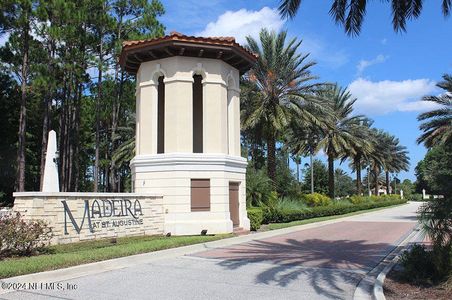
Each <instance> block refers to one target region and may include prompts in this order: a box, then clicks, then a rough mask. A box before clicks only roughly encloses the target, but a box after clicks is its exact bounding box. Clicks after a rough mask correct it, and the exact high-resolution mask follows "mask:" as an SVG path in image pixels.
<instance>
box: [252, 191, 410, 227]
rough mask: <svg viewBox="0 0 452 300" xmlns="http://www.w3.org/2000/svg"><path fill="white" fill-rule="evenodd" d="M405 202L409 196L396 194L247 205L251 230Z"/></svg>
mask: <svg viewBox="0 0 452 300" xmlns="http://www.w3.org/2000/svg"><path fill="white" fill-rule="evenodd" d="M321 196H322V197H325V196H323V195H321ZM406 202H407V200H404V199H400V198H398V197H394V196H386V197H383V196H382V197H351V198H350V199H344V200H337V201H332V200H331V199H330V202H328V201H320V202H319V203H320V204H317V203H315V202H314V204H312V203H311V204H310V205H311V206H308V205H306V202H302V201H300V202H297V201H293V200H291V201H280V202H276V204H274V205H267V206H264V207H251V208H249V209H248V217H249V219H250V222H251V230H258V229H259V228H260V225H262V224H269V229H279V228H284V227H289V226H296V225H302V224H307V223H312V222H319V221H325V220H329V219H334V218H335V216H336V217H342V216H344V215H348V214H353V213H355V212H360V211H367V210H371V209H379V208H384V207H388V206H393V205H400V204H404V203H406ZM311 220H312V221H311Z"/></svg>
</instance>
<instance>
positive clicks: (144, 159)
mask: <svg viewBox="0 0 452 300" xmlns="http://www.w3.org/2000/svg"><path fill="white" fill-rule="evenodd" d="M195 74H198V75H201V76H202V77H203V80H202V85H203V153H193V82H194V80H193V75H195ZM159 76H164V83H165V130H164V131H165V132H164V134H165V138H164V139H165V146H164V148H165V151H164V153H163V154H157V119H158V118H157V115H158V110H157V103H158V93H157V88H158V78H159ZM238 84H239V71H238V70H237V69H235V68H233V67H232V66H230V65H228V64H227V63H225V62H223V61H222V60H216V59H206V58H193V57H182V56H175V57H170V58H165V59H160V60H155V61H149V62H144V63H142V64H141V66H140V68H139V70H138V73H137V92H136V94H137V143H136V145H137V148H136V156H135V158H134V159H133V160H132V161H131V164H130V166H131V169H132V181H133V185H134V192H136V193H157V194H161V195H163V210H164V224H165V225H164V232H165V233H168V232H171V234H174V235H184V234H199V233H200V232H201V230H203V229H207V230H208V233H226V232H232V230H233V225H232V221H231V216H230V212H229V184H230V183H231V182H238V183H240V188H239V219H240V227H242V228H244V229H249V220H248V217H247V213H246V182H245V177H246V176H245V174H246V165H247V162H246V159H244V158H242V157H240V154H241V153H240V98H239V96H240V90H239V87H238ZM191 179H210V211H203V212H192V211H191V195H190V194H191Z"/></svg>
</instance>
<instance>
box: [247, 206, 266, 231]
mask: <svg viewBox="0 0 452 300" xmlns="http://www.w3.org/2000/svg"><path fill="white" fill-rule="evenodd" d="M248 218H249V219H250V229H251V230H253V231H256V230H258V229H259V228H260V227H261V224H262V221H263V220H264V212H263V211H262V209H261V208H258V207H251V208H248Z"/></svg>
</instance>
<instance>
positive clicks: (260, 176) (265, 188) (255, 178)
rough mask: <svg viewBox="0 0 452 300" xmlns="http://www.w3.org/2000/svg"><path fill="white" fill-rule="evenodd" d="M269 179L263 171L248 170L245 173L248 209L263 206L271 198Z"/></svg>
mask: <svg viewBox="0 0 452 300" xmlns="http://www.w3.org/2000/svg"><path fill="white" fill-rule="evenodd" d="M270 183H271V181H270V178H268V176H267V174H265V172H264V171H263V170H254V169H253V168H249V169H248V170H247V172H246V202H247V206H248V207H253V206H263V205H265V204H266V203H267V201H268V200H269V197H270V196H271V192H272V187H271V184H270Z"/></svg>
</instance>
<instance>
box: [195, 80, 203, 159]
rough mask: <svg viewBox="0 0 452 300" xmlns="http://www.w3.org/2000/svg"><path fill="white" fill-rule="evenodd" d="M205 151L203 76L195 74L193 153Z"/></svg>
mask: <svg viewBox="0 0 452 300" xmlns="http://www.w3.org/2000/svg"><path fill="white" fill-rule="evenodd" d="M202 152H203V91H202V76H201V75H194V76H193V153H202Z"/></svg>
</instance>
